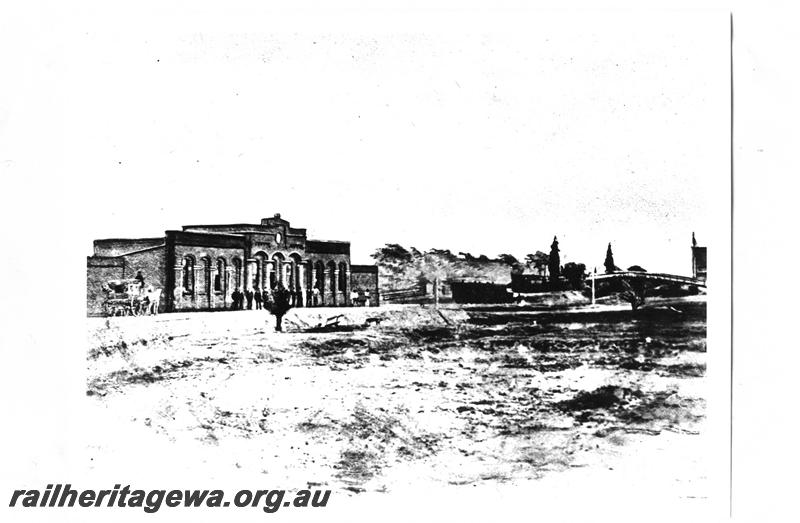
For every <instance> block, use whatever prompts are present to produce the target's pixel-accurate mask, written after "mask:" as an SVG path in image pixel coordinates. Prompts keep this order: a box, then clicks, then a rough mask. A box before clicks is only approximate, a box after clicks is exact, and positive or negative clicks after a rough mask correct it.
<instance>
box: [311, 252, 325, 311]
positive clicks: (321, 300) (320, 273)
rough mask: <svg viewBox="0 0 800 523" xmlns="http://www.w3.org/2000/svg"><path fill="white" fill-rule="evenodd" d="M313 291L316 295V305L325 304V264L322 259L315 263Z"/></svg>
mask: <svg viewBox="0 0 800 523" xmlns="http://www.w3.org/2000/svg"><path fill="white" fill-rule="evenodd" d="M312 292H313V294H314V296H315V300H314V305H315V306H316V307H322V306H323V305H325V265H324V264H323V263H322V261H318V262H317V263H315V264H314V289H312Z"/></svg>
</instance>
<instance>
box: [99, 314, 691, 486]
mask: <svg viewBox="0 0 800 523" xmlns="http://www.w3.org/2000/svg"><path fill="white" fill-rule="evenodd" d="M342 312H343V311H342V310H299V311H292V312H290V314H289V315H288V316H287V325H286V328H287V332H285V333H282V334H278V333H274V332H272V320H271V318H269V317H268V315H267V314H265V313H263V311H240V312H223V313H195V314H184V315H178V314H175V315H163V316H160V317H156V318H152V317H144V318H112V319H109V320H106V319H90V326H89V327H90V329H89V351H88V359H87V361H88V379H87V396H88V398H87V399H88V401H89V403H90V409H91V411H92V412H93V414H94V415H95V417H96V418H97V419H98V420H101V421H102V422H103V423H105V424H107V425H108V429H107V430H101V431H98V432H96V433H95V436H94V438H95V439H94V441H92V442H90V445H91V446H92V449H93V450H94V451H93V454H92V456H93V457H92V460H93V463H92V466H93V467H102V466H103V461H104V460H111V459H112V458H111V456H112V454H113V453H114V451H116V452H118V453H124V451H123V450H122V449H123V445H122V443H121V442H120V441H119V439H120V438H123V439H124V438H125V437H126V436H125V435H127V437H128V438H133V437H148V438H153V439H155V440H159V441H162V442H164V444H165V445H166V448H170V446H173V447H174V448H176V449H178V448H179V449H180V452H179V454H181V455H183V456H189V458H186V460H185V461H182V462H181V466H185V467H196V469H197V470H203V471H207V470H219V471H221V473H222V472H224V473H230V472H231V471H243V472H247V473H249V474H267V475H268V476H269V478H270V482H271V483H273V484H284V485H296V486H297V487H298V488H301V487H305V486H306V485H310V486H328V487H330V488H336V489H339V490H344V491H347V492H350V493H352V495H362V493H381V492H390V491H392V490H394V489H398V488H403V487H404V486H407V485H410V484H420V482H422V483H425V484H430V485H434V486H435V485H440V486H448V487H454V488H458V487H463V486H468V485H473V486H475V485H487V484H490V485H491V484H519V483H521V482H523V483H524V482H529V481H542V480H545V479H547V478H551V479H550V480H549V481H553V478H556V479H555V481H558V480H557V477H558V476H559V475H563V477H565V478H566V477H576V474H578V473H579V472H578V471H580V470H596V469H609V468H613V467H615V466H618V467H624V466H625V463H626V462H630V461H631V459H638V457H640V456H638V455H639V454H641V453H642V452H645V453H646V452H652V460H651V461H652V462H653V463H655V462H657V461H658V462H660V463H663V464H668V465H669V467H668V468H669V470H671V472H669V473H668V474H672V475H674V476H676V477H669V478H664V480H665V481H666V483H669V485H671V486H672V487H674V488H675V496H676V497H677V498H683V499H697V498H701V499H702V498H703V496H704V491H703V479H704V474H705V473H704V469H703V464H702V462H701V461H700V452H699V449H700V446H699V445H700V435H701V434H702V430H703V421H704V414H705V402H704V375H705V362H706V358H705V356H706V352H705V351H706V342H705V338H706V321H705V303H703V302H686V303H679V304H676V305H672V306H671V307H653V308H650V309H642V310H640V311H637V312H636V313H633V312H631V311H629V310H625V309H613V308H609V309H606V310H602V309H601V310H584V311H580V312H578V311H561V312H555V313H542V312H537V311H531V310H525V309H520V308H510V307H494V308H492V307H484V308H481V307H471V308H465V309H457V310H452V309H451V310H443V311H441V312H439V311H432V310H431V309H423V308H422V307H406V308H394V309H393V308H386V309H373V310H367V309H352V310H350V311H349V312H346V316H347V317H346V319H345V321H344V323H345V324H347V323H348V322H349V323H350V324H353V325H355V324H361V323H363V322H364V321H365V319H366V318H367V317H370V315H372V316H373V317H375V318H377V319H380V320H382V321H380V322H373V325H372V326H370V327H369V328H366V329H363V330H346V331H343V332H330V333H306V332H301V329H303V328H304V327H306V326H309V325H313V324H316V323H319V322H320V321H323V320H324V318H325V317H326V315H333V314H339V313H342ZM134 435H135V436H134ZM176 454H177V452H176ZM637 456H638V457H637ZM676 460H677V461H676Z"/></svg>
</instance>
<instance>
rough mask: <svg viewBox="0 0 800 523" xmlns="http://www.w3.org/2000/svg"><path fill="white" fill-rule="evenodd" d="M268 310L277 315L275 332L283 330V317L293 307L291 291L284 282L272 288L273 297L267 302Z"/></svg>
mask: <svg viewBox="0 0 800 523" xmlns="http://www.w3.org/2000/svg"><path fill="white" fill-rule="evenodd" d="M266 308H267V310H269V312H270V314H272V315H273V316H275V332H283V317H284V315H286V313H287V312H289V309H291V308H292V304H291V293H290V292H289V291H288V290H287V289H286V287H284V286H283V284H282V283H278V285H277V286H276V287H275V288H274V289H273V290H272V299H271V300H269V301H268V302H267V307H266Z"/></svg>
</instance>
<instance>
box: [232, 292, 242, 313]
mask: <svg viewBox="0 0 800 523" xmlns="http://www.w3.org/2000/svg"><path fill="white" fill-rule="evenodd" d="M231 300H233V310H235V311H238V310H239V306H240V305H241V303H242V293H241V292H240V291H239V287H236V288H235V289H234V290H233V293H232V294H231Z"/></svg>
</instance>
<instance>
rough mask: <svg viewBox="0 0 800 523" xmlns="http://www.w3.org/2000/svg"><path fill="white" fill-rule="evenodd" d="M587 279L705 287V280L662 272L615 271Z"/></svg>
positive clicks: (593, 275)
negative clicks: (644, 281)
mask: <svg viewBox="0 0 800 523" xmlns="http://www.w3.org/2000/svg"><path fill="white" fill-rule="evenodd" d="M589 279H590V280H592V281H604V280H647V281H656V282H664V283H667V282H669V283H680V284H682V285H694V286H696V287H705V286H706V282H705V280H698V279H697V278H692V277H691V276H678V275H675V274H666V273H663V272H643V271H616V272H609V273H605V274H596V273H591V274H589Z"/></svg>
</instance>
